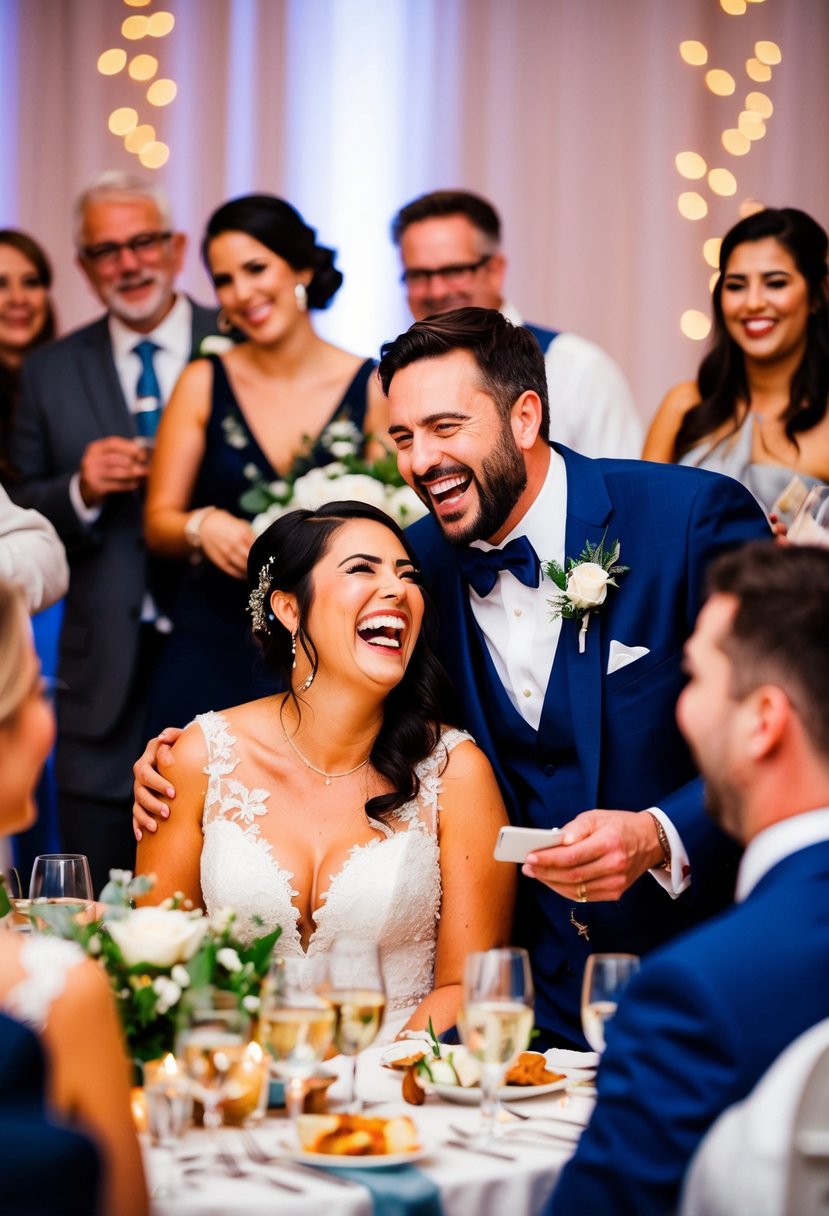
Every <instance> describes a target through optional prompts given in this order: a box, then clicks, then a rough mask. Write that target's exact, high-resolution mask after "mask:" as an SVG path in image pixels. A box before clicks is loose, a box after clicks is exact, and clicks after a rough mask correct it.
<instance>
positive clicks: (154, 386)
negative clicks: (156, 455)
mask: <svg viewBox="0 0 829 1216" xmlns="http://www.w3.org/2000/svg"><path fill="white" fill-rule="evenodd" d="M160 349H161V348H160V347H159V346H156V344H155V342H150V340H149V339H148V338H144V340H143V341H142V342H139V343H138V345H137V346H134V347H133V350H134V351H135V353H136V355H138V358H139V359H140V360H141V373H140V375H139V377H138V384H137V385H136V394H137V396H138V410H137V412H136V414H135V429H136V430H137V431H138V434H139V436H140V437H141V438H142V439H155V433H156V431H157V430H158V420H159V418H160V417H161V385H160V384H159V383H158V376H157V375H156V374H155V367H154V366H153V355H154V354H155V352H156V351H157V350H160Z"/></svg>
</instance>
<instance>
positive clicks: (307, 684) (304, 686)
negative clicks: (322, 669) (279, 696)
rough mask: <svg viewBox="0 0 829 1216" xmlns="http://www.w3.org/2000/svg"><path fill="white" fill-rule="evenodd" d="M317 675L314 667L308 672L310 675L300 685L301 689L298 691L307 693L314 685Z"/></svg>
mask: <svg viewBox="0 0 829 1216" xmlns="http://www.w3.org/2000/svg"><path fill="white" fill-rule="evenodd" d="M316 674H317V673H316V672H315V671H314V669H313V667H312V668H311V670H310V671H309V672H308V675H307V676H306V677H305V679H304V680H303V681H302V683H301V684H300V686H299V688H298V689H297V692H307V691H308V689H309V688H310V687H311V685H312V684H313V683H314V676H315V675H316Z"/></svg>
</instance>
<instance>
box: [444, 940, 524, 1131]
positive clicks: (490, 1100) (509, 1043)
mask: <svg viewBox="0 0 829 1216" xmlns="http://www.w3.org/2000/svg"><path fill="white" fill-rule="evenodd" d="M532 1027H533V984H532V977H531V974H530V960H529V957H528V956H527V952H526V950H518V949H503V950H486V951H479V952H476V953H473V954H467V956H466V961H465V964H464V972H463V1003H462V1005H461V1009H460V1014H459V1017H458V1030H459V1031H460V1035H461V1039H462V1040H463V1042H464V1043H465V1044H466V1047H467V1048H468V1050H469V1051H470V1052H471V1054H472V1055H473V1056H475V1057H476V1058H477V1059H478V1060H479V1061H480V1063H481V1125H480V1129H479V1132H478V1136H477V1139H478V1140H489V1139H490V1138H491V1137H492V1136H497V1135H499V1134H500V1124H499V1121H498V1115H499V1107H500V1101H499V1097H498V1087H499V1084H500V1081H501V1079H502V1077H503V1075H504V1072H505V1070H506V1068H507V1065H508V1064H509V1063H510V1062H511V1061H512V1060H513V1059H514V1058H515V1056H517V1055H518V1053H519V1052H521V1051H524V1049H525V1048H526V1046H527V1044H528V1042H529V1041H530V1032H531V1031H532Z"/></svg>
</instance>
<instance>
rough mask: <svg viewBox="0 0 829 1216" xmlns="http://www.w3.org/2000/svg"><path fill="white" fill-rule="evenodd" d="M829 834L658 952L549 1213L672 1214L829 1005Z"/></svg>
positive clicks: (632, 1001) (605, 1061)
mask: <svg viewBox="0 0 829 1216" xmlns="http://www.w3.org/2000/svg"><path fill="white" fill-rule="evenodd" d="M827 890H829V841H825V842H823V843H821V844H816V845H811V846H810V847H808V848H804V849H801V850H799V851H798V852H796V853H793V854H791V855H790V856H789V857H787V858H785V859H784V860H783V861H781V862H779V863H778V864H777V865H776V866H774V868H773V869H772V870H770V871H769V872H768V873H767V874H766V875H765V876H764V877H763V878H762V879H761V881H760V882H759V883H758V884H757V886H756V887H755V889H754V890H753V891H752V892H751V893H750V895H749V896H748V898H747V899H746V900H745V902H744V903H741V904H737V905H735V906H734V907H732V908H731V909H729V911H728V912H726V913H724V914H723V915H722V916H720V917H718V918H717V919H716V920H713V921H710V922H709V923H708V924H707V925H704V926H702V927H700V928H699V929H697V930H695V931H694V932H693V933H690V934H688V935H687V936H686V937H685V938H684V939H683V940H682V941H679V942H676V943H674V944H672V945H671V946H668V947H666V948H665V949H663V950H660V951H658V952H657V953H656V954H654V955H653V956H652V957H651V958H650V959H648V960H647V961H646V963H645V964H644V965H643V967H642V970H641V972H640V973H639V975H638V976H637V977H636V978H635V979H633V980H632V981H631V983H630V985H629V987H628V988H627V989H626V990H625V993H624V996H623V997H622V1000H621V1001H620V1003H619V1010H618V1012H617V1014H616V1016H615V1017H614V1018H613V1019H612V1021H611V1022H609V1023H608V1027H607V1049H606V1051H605V1054H604V1056H603V1058H602V1064H601V1068H600V1070H599V1080H598V1088H599V1098H598V1103H597V1106H596V1110H595V1112H594V1115H593V1119H592V1120H591V1123H590V1126H589V1127H588V1129H587V1130H586V1131H585V1133H584V1135H583V1136H582V1139H581V1142H580V1144H579V1146H578V1149H577V1150H576V1154H575V1156H574V1157H573V1158H572V1160H571V1161H570V1162H569V1163H568V1164H567V1165H566V1166H565V1167H564V1170H563V1171H562V1174H561V1177H560V1179H559V1182H558V1185H557V1187H556V1189H555V1191H554V1192H553V1196H552V1199H551V1201H550V1203H549V1204H548V1206H547V1208H545V1213H547V1216H623V1214H624V1216H628V1214H629V1216H665V1214H666V1213H670V1212H673V1211H674V1210H675V1208H676V1205H677V1201H678V1198H679V1189H680V1186H681V1182H682V1178H683V1175H684V1173H685V1169H686V1167H687V1165H688V1163H689V1161H690V1159H691V1156H692V1155H693V1153H694V1150H695V1149H696V1147H697V1145H698V1144H699V1142H700V1140H701V1139H702V1137H703V1135H704V1134H705V1132H706V1131H707V1130H708V1128H709V1127H710V1126H711V1124H712V1123H713V1122H714V1120H715V1119H716V1118H717V1116H718V1115H720V1114H721V1113H722V1111H724V1110H725V1109H726V1107H729V1106H731V1105H732V1104H733V1103H735V1102H739V1101H741V1100H742V1099H743V1098H745V1097H746V1095H747V1094H748V1093H749V1092H750V1091H751V1090H752V1089H753V1088H754V1086H755V1085H756V1083H757V1082H758V1081H759V1080H760V1078H761V1077H762V1075H763V1074H764V1073H765V1071H766V1070H767V1069H768V1067H769V1066H770V1065H771V1064H772V1063H773V1061H774V1060H775V1059H776V1058H777V1056H778V1055H780V1053H781V1052H782V1051H783V1050H784V1048H786V1047H787V1046H788V1045H789V1043H791V1042H793V1041H794V1040H795V1039H796V1038H797V1037H798V1035H800V1034H802V1033H803V1031H805V1030H808V1029H809V1027H811V1026H813V1025H814V1024H815V1023H816V1022H819V1021H821V1020H822V1019H823V1018H825V1017H827V1016H829V899H827V895H826V892H827Z"/></svg>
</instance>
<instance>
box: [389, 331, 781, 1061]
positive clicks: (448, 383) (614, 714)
mask: <svg viewBox="0 0 829 1216" xmlns="http://www.w3.org/2000/svg"><path fill="white" fill-rule="evenodd" d="M380 378H381V382H382V384H383V388H384V391H385V392H386V394H387V395H388V399H389V409H390V419H391V425H390V428H389V429H390V434H391V436H392V438H393V440H394V442H395V444H396V445H397V452H398V464H399V468H400V471H401V473H402V474H403V476H404V477H405V479H406V480H407V481H408V482H409V484H410V485H412V486H413V487H414V488H415V489H416V490H417V491H418V493H419V494H420V495H421V497H422V498H423V499H424V501H425V502H426V503H427V504H428V506H429V508H430V511H431V517H430V518H428V519H425V520H422V521H420V522H419V523H417V524H415V525H414V526H413V527H412V528H411V530H410V532H409V535H410V536H411V538H412V542H413V544H414V545H415V548H416V549H417V551H418V554H419V556H420V558H421V561H422V563H423V570H424V574H425V576H426V581H427V583H428V584H429V585H430V586H431V587H432V589H433V591H434V594H435V596H436V598H437V601H438V606H439V618H440V638H439V653H440V655H441V658H442V659H443V661H444V663H445V664H446V665H447V666H448V668H449V671H450V674H451V676H452V678H453V680H454V683H455V686H456V688H457V689H458V692H459V694H460V697H461V702H462V706H463V710H464V725H465V726H467V727H468V729H469V730H470V731H471V732H472V734H473V735H474V737H475V739H476V740H477V742H478V744H479V746H480V747H482V748H483V750H484V751H485V752H486V754H487V755H488V756H489V759H490V760H491V762H492V764H493V767H494V769H495V772H496V775H497V777H498V780H499V783H500V786H501V790H502V792H503V794H504V797H505V800H506V802H507V807H508V810H509V813H510V818H511V820H512V822H513V823H515V824H519V825H527V826H533V827H552V826H563V827H564V828H565V839H564V843H563V845H562V846H559V847H558V848H555V849H547V850H544V851H543V852H539V853H538V854H537V855H530V857H529V858H528V860H527V862H526V863H525V865H524V867H523V875H524V879H523V881H522V883H521V884H520V895H519V911H518V921H517V924H516V940H518V941H519V942H520V943H521V944H523V945H526V946H527V947H528V949H529V951H530V954H531V959H532V964H533V973H534V978H535V985H536V1023H537V1025H538V1026H539V1027H540V1028H541V1030H542V1039H541V1040H540V1042H541V1043H542V1044H543V1043H546V1044H548V1045H552V1044H563V1045H570V1046H573V1045H575V1046H584V1040H583V1037H582V1034H581V1026H580V1013H579V1003H580V1001H579V989H580V984H581V976H582V973H583V969H584V961H585V958H586V956H587V954H588V953H590V952H591V951H599V950H627V951H631V952H634V953H637V954H642V953H645V952H646V951H647V950H649V949H651V948H652V947H654V946H656V945H659V944H660V943H661V942H663V941H665V940H666V939H668V938H670V937H671V936H673V935H674V934H675V933H676V932H677V931H679V930H680V929H683V928H685V927H687V926H689V925H691V924H693V923H695V922H696V921H697V920H698V919H700V918H701V917H704V916H705V915H707V914H709V913H710V912H711V911H712V910H714V909H716V908H720V907H722V906H723V905H724V904H725V903H726V902H727V900H728V899H729V898H730V894H731V891H732V889H733V870H734V866H735V862H736V850H733V849H732V847H731V846H730V845H729V843H728V842H727V841H726V838H725V837H724V836H723V835H722V833H720V832H719V831H718V830H717V829H716V828H714V827H713V826H712V825H711V824H710V823H709V822H708V820H707V818H706V816H705V815H704V813H703V810H702V805H701V787H700V784H699V781H698V780H697V779H696V770H695V768H694V764H693V761H692V759H691V757H690V755H689V753H688V750H687V748H686V746H685V744H684V742H683V740H682V738H681V736H680V734H679V732H678V730H677V728H676V725H675V722H674V706H675V703H676V698H677V696H678V695H679V692H680V690H681V688H682V674H681V668H680V663H681V657H682V646H683V643H684V642H685V640H686V638H687V636H688V635H689V633H690V632H691V629H692V628H693V624H694V620H695V617H696V613H697V609H698V606H699V602H700V598H701V591H702V586H703V577H704V573H705V570H706V567H707V565H708V563H709V561H710V559H711V558H712V557H714V556H715V555H716V554H718V553H719V552H721V551H722V550H724V549H726V548H729V547H732V546H734V545H737V544H739V543H740V542H742V541H744V540H746V539H747V538H750V537H755V536H760V535H768V527H767V525H766V523H765V520H764V518H763V516H762V514H761V512H760V510H759V509H758V507H757V505H756V503H755V502H754V500H753V498H752V497H751V495H750V494H749V493H748V492H747V491H746V490H744V489H743V487H742V486H740V485H739V484H738V483H737V482H735V481H732V480H731V479H730V478H724V477H719V476H715V475H712V474H706V473H703V472H701V471H699V470H696V469H685V468H678V467H673V466H665V465H655V464H645V463H642V462H639V461H617V460H598V461H594V460H589V459H587V458H585V457H582V456H579V455H577V454H576V453H575V452H572V451H570V450H569V449H567V448H563V447H560V446H558V445H556V444H553V445H550V444H549V443H548V442H547V439H546V435H547V433H548V405H547V384H546V377H545V368H544V360H543V358H542V356H541V353H540V351H539V348H538V345H537V343H536V342H535V340H534V339H533V337H532V335H531V334H530V333H529V332H528V331H527V330H526V329H523V328H520V327H516V326H513V325H511V324H510V322H509V321H507V320H506V319H505V318H504V317H503V316H502V315H501V314H500V313H498V312H496V311H494V310H493V311H490V310H484V309H461V310H459V311H456V312H451V313H446V314H442V315H441V316H438V317H432V318H430V319H427V320H425V321H419V322H417V323H416V324H415V325H413V326H412V327H411V328H410V329H409V330H408V331H407V332H406V333H404V334H402V335H401V336H400V337H399V338H397V339H396V340H395V341H394V342H391V343H387V344H386V346H384V348H383V358H382V361H381V363H380ZM602 541H603V542H604V545H605V548H606V549H607V550H608V551H609V550H612V549H614V548H615V546H616V544H617V543H618V546H619V557H618V562H617V564H620V565H623V566H626V567H628V570H627V571H626V572H625V573H620V574H618V575H617V576H616V577H615V580H614V581H615V583H616V584H617V585H616V586H614V585H612V584H610V585H605V584H604V582H603V579H604V575H603V574H602V572H601V571H599V573H598V575H596V570H595V566H594V568H593V570H592V574H593V575H594V581H595V579H596V578H598V584H599V585H598V586H597V588H596V590H595V593H594V594H593V598H595V599H596V600H599V599H601V600H602V601H603V602H601V603H596V604H595V605H594V606H593V607H592V608H591V609H588V610H585V611H583V612H579V611H578V610H576V612H575V615H574V616H573V617H572V619H564V620H562V619H561V616H558V617H557V618H555V619H554V617H555V613H554V611H553V610H552V609H551V606H550V605H551V601H554V600H555V599H556V597H557V596H560V595H561V592H560V589H559V588H558V587H557V586H556V584H555V582H554V581H552V580H551V579H550V578H549V577H548V575H547V574H545V573H543V571H540V570H539V559H541V562H542V563H546V562H548V561H557V562H558V563H559V564H560V565H561V566H565V564H566V563H565V559H575V560H578V559H579V557H580V555H581V554H582V552H583V550H584V548H585V546H586V545H588V546H596V545H598V544H599V543H600V542H602ZM492 550H496V552H494V553H493V554H492V557H489V556H487V554H488V551H492ZM493 560H494V565H493V564H492V562H493ZM590 574H591V570H589V569H588V570H587V571H582V572H581V574H580V575H579V576H577V581H578V580H581V582H582V584H583V583H584V580H585V578H588V576H589V575H590ZM588 581H589V578H588ZM525 584H526V585H525ZM574 586H575V583H571V584H568V589H569V590H571V591H572V590H573V588H574ZM476 588H477V589H476ZM581 591H582V599H583V600H584V602H585V603H587V602H589V601H590V598H591V593H590V592H589V591H585V588H584V586H583V585H582V588H581ZM597 808H613V809H597ZM615 808H622V809H615ZM493 843H494V842H493Z"/></svg>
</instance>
